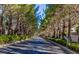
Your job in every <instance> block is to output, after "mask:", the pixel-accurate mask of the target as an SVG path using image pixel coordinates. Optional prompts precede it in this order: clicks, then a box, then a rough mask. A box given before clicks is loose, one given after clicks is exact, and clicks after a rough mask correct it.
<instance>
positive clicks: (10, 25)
mask: <svg viewBox="0 0 79 59" xmlns="http://www.w3.org/2000/svg"><path fill="white" fill-rule="evenodd" d="M8 27H9V28H8V34H12V28H11V27H12V14H10V15H9V24H8Z"/></svg>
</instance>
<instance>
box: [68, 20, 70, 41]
mask: <svg viewBox="0 0 79 59" xmlns="http://www.w3.org/2000/svg"><path fill="white" fill-rule="evenodd" d="M70 31H71V20H70V19H69V20H68V38H69V40H70V41H71V37H70Z"/></svg>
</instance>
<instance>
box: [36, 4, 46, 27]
mask: <svg viewBox="0 0 79 59" xmlns="http://www.w3.org/2000/svg"><path fill="white" fill-rule="evenodd" d="M36 8H38V9H37V10H36V12H35V16H36V19H37V24H38V28H39V27H40V25H41V20H43V19H44V18H45V12H44V11H45V9H46V4H36V5H35V9H36Z"/></svg>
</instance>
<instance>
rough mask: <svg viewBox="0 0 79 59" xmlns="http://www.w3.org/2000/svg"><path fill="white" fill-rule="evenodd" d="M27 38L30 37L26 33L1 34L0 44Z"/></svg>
mask: <svg viewBox="0 0 79 59" xmlns="http://www.w3.org/2000/svg"><path fill="white" fill-rule="evenodd" d="M26 38H28V37H27V36H26V35H0V44H5V43H11V42H15V41H20V40H25V39H26Z"/></svg>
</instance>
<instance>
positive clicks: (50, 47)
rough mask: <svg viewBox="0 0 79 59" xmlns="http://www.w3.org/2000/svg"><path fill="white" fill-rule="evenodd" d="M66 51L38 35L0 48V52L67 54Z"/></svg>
mask: <svg viewBox="0 0 79 59" xmlns="http://www.w3.org/2000/svg"><path fill="white" fill-rule="evenodd" d="M67 53H69V52H68V51H66V50H64V49H62V48H61V47H59V46H57V45H55V44H53V43H50V42H48V41H46V40H45V39H42V38H40V37H35V38H33V39H31V40H29V41H23V42H20V43H16V44H11V45H9V46H6V47H3V48H0V54H67Z"/></svg>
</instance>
